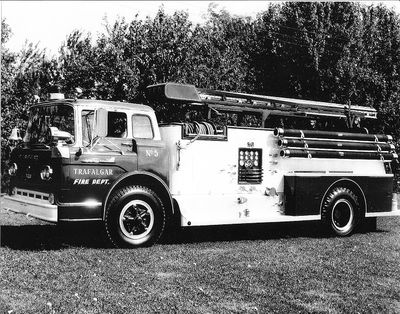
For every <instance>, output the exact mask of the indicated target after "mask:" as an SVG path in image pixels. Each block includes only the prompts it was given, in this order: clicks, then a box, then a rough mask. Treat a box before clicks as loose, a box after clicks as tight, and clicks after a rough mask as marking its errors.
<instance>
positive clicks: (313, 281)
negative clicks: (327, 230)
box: [0, 210, 400, 313]
mask: <svg viewBox="0 0 400 314" xmlns="http://www.w3.org/2000/svg"><path fill="white" fill-rule="evenodd" d="M0 225H1V226H0V228H1V229H0V235H1V239H0V241H1V246H0V313H149V312H159V313H185V312H186V313H270V312H276V313H310V312H311V313H400V217H396V218H390V217H389V218H379V219H378V230H377V231H375V232H367V233H359V234H355V235H353V236H351V237H348V238H329V237H324V236H323V234H321V232H320V230H319V228H318V225H316V224H315V223H301V224H269V225H256V226H251V227H223V228H196V229H191V230H184V231H182V232H181V233H180V234H179V235H177V236H176V237H175V239H174V240H169V241H164V243H160V244H157V245H155V246H153V247H150V248H143V249H136V250H122V249H108V248H105V247H103V244H102V242H101V241H100V240H99V238H100V236H99V230H98V228H96V227H95V226H89V225H85V226H83V225H82V226H76V227H57V226H55V225H51V224H45V223H42V222H38V221H36V220H28V219H27V218H25V217H24V216H20V215H16V214H13V213H8V212H6V211H4V210H0Z"/></svg>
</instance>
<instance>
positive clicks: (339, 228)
mask: <svg viewBox="0 0 400 314" xmlns="http://www.w3.org/2000/svg"><path fill="white" fill-rule="evenodd" d="M360 211H361V210H360V203H359V201H358V197H357V195H356V194H355V193H354V192H353V191H351V190H350V189H349V188H345V187H336V188H334V189H332V190H331V191H330V192H329V193H328V196H326V198H325V200H324V202H323V205H322V212H321V218H322V221H323V223H325V225H326V226H327V227H328V228H329V231H330V232H331V233H332V234H334V235H337V236H342V237H344V236H348V235H350V234H351V233H352V232H353V231H354V228H355V227H356V224H357V223H358V221H359V215H360Z"/></svg>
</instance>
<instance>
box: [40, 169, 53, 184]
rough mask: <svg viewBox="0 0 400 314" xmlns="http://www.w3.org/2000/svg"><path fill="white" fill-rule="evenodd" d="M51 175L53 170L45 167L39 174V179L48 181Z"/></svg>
mask: <svg viewBox="0 0 400 314" xmlns="http://www.w3.org/2000/svg"><path fill="white" fill-rule="evenodd" d="M52 174H53V169H52V168H51V167H50V166H45V167H44V168H43V169H42V171H41V172H40V177H41V178H42V180H46V181H48V180H50V179H51V175H52Z"/></svg>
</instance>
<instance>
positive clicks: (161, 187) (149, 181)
mask: <svg viewBox="0 0 400 314" xmlns="http://www.w3.org/2000/svg"><path fill="white" fill-rule="evenodd" d="M127 185H141V186H145V187H147V188H149V189H151V190H153V191H154V192H155V193H156V194H157V195H158V197H160V199H161V200H162V202H163V205H164V207H165V210H166V213H167V215H173V214H174V205H173V201H172V197H171V194H170V193H169V191H168V187H167V186H166V184H165V183H164V182H163V181H161V179H159V178H157V177H156V176H155V175H153V174H147V173H137V174H132V175H130V176H126V177H124V178H122V179H120V181H118V182H117V183H116V184H115V185H114V186H113V187H112V188H111V189H110V191H109V192H108V194H107V196H106V198H105V201H104V203H103V204H104V209H105V208H106V206H107V202H108V201H109V198H110V195H111V194H112V193H113V192H114V191H115V190H117V189H119V188H121V187H123V186H127ZM103 218H104V210H103Z"/></svg>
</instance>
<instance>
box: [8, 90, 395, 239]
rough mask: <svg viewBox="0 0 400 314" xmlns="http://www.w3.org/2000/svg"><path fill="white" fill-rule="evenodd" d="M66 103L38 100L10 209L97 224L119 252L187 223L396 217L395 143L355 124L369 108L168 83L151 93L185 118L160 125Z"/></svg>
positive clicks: (115, 105)
mask: <svg viewBox="0 0 400 314" xmlns="http://www.w3.org/2000/svg"><path fill="white" fill-rule="evenodd" d="M58 98H60V99H56V100H49V101H46V102H43V103H39V104H36V105H34V106H32V107H31V109H30V118H29V122H28V127H27V130H26V132H25V136H24V139H23V142H22V143H20V144H19V145H18V146H17V147H16V148H15V149H14V150H13V151H12V154H11V160H10V168H9V174H10V176H11V180H10V188H9V193H8V195H7V196H5V199H4V204H3V206H4V207H5V208H7V209H9V210H12V211H15V212H18V213H24V214H27V215H29V216H32V217H36V218H39V219H42V220H46V221H49V222H55V223H57V222H66V221H68V222H78V221H99V222H100V223H101V224H103V226H104V230H105V232H106V235H107V237H108V239H109V241H110V242H111V243H112V244H113V245H115V246H118V247H138V246H148V245H151V244H153V243H155V242H156V241H157V240H159V238H160V237H161V236H162V234H163V233H164V232H165V230H166V229H167V227H171V228H172V227H179V226H181V227H191V226H210V225H226V224H254V223H268V222H295V221H312V220H316V221H321V222H322V223H323V224H324V225H325V226H326V228H327V230H329V231H330V232H331V233H333V234H336V235H338V236H347V235H349V234H351V233H352V232H353V231H355V228H356V227H357V226H359V225H363V224H366V223H370V221H371V220H372V222H374V221H375V223H376V217H380V216H394V215H400V210H399V209H398V207H397V198H396V197H394V195H395V194H393V179H394V174H393V172H394V170H395V164H396V162H397V155H396V153H395V151H394V145H393V144H392V138H391V136H389V135H382V134H369V133H368V131H367V130H366V129H363V128H361V127H360V121H367V120H372V119H376V111H375V110H374V109H372V108H367V107H361V106H350V105H343V104H334V103H323V102H316V101H308V100H299V99H290V98H280V97H269V96H262V95H252V94H243V93H235V92H224V91H215V90H207V89H201V88H196V87H195V86H193V85H183V84H176V83H164V84H158V85H152V86H149V87H148V88H147V99H148V101H149V102H150V103H152V104H156V105H158V107H160V108H161V107H162V108H167V109H170V110H171V108H178V109H179V110H181V109H182V112H183V111H184V112H185V113H184V114H183V113H182V115H181V116H179V115H178V114H176V121H175V122H174V121H168V123H162V124H160V125H159V124H158V122H157V119H156V115H155V112H154V110H153V109H152V108H151V107H150V106H146V105H141V104H132V103H125V102H111V101H99V100H93V99H62V97H58ZM178 109H177V111H176V113H177V112H178V111H179V110H178ZM173 113H175V111H173ZM169 116H171V114H170V115H169ZM172 116H174V117H175V115H172ZM164 122H165V121H164ZM243 125H246V126H243ZM249 125H251V127H249ZM176 222H178V223H176ZM266 228H267V226H266Z"/></svg>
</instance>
